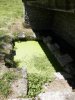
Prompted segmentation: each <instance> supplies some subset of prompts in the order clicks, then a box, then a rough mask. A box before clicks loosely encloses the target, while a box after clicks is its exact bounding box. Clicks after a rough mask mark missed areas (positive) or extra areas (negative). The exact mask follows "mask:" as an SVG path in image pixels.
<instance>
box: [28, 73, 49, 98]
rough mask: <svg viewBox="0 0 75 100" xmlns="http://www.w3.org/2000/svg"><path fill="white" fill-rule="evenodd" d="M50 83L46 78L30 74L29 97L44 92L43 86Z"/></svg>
mask: <svg viewBox="0 0 75 100" xmlns="http://www.w3.org/2000/svg"><path fill="white" fill-rule="evenodd" d="M48 81H49V78H48V77H47V76H46V77H45V76H40V75H37V73H36V74H28V82H29V83H28V88H29V91H28V97H35V96H36V95H38V94H39V93H40V92H41V91H42V85H43V84H44V83H46V82H48Z"/></svg>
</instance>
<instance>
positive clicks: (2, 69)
mask: <svg viewBox="0 0 75 100" xmlns="http://www.w3.org/2000/svg"><path fill="white" fill-rule="evenodd" d="M8 71H9V70H8V68H7V67H6V66H5V63H0V77H1V76H2V75H3V74H4V73H6V72H8Z"/></svg>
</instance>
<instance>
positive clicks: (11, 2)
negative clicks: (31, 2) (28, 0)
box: [0, 0, 23, 28]
mask: <svg viewBox="0 0 75 100" xmlns="http://www.w3.org/2000/svg"><path fill="white" fill-rule="evenodd" d="M21 17H23V4H22V0H0V28H3V27H8V25H9V24H11V23H12V22H14V21H15V19H17V18H21Z"/></svg>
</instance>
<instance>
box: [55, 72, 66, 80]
mask: <svg viewBox="0 0 75 100" xmlns="http://www.w3.org/2000/svg"><path fill="white" fill-rule="evenodd" d="M54 75H55V78H56V79H60V80H61V79H63V80H64V77H63V75H61V73H60V72H57V73H54Z"/></svg>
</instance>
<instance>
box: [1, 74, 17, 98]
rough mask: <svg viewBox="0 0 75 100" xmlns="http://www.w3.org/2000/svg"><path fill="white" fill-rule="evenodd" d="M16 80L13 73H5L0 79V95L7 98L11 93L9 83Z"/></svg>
mask: <svg viewBox="0 0 75 100" xmlns="http://www.w3.org/2000/svg"><path fill="white" fill-rule="evenodd" d="M15 78H16V76H15V75H14V73H11V72H8V73H5V74H4V75H3V76H2V78H1V79H0V93H1V94H2V95H3V96H5V97H7V96H8V95H9V94H10V93H11V91H12V90H11V88H10V87H11V82H12V81H13V80H14V79H15Z"/></svg>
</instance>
